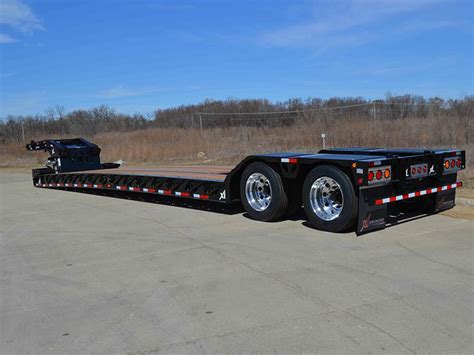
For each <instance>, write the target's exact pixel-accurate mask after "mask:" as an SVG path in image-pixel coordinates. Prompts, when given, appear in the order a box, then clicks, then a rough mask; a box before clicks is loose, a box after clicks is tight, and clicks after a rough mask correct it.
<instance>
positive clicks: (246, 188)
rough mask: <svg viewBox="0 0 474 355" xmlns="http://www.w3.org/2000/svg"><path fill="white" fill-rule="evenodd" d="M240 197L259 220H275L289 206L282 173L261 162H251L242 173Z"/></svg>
mask: <svg viewBox="0 0 474 355" xmlns="http://www.w3.org/2000/svg"><path fill="white" fill-rule="evenodd" d="M240 198H241V200H242V204H243V206H244V208H245V211H247V213H248V215H249V216H250V218H252V219H255V220H258V221H264V222H268V221H274V220H276V219H278V218H280V217H281V216H282V215H283V214H284V213H285V211H286V209H287V207H288V197H287V195H286V192H285V189H284V188H283V182H282V180H281V176H280V174H278V173H277V172H276V171H275V170H273V169H272V168H271V167H270V166H268V165H266V164H264V163H260V162H255V163H252V164H250V165H249V166H248V167H247V168H246V169H245V170H244V172H243V173H242V177H241V179H240Z"/></svg>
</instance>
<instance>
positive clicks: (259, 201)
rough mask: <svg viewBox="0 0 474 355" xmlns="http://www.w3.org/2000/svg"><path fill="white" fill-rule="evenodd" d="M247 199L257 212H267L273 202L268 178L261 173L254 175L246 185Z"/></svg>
mask: <svg viewBox="0 0 474 355" xmlns="http://www.w3.org/2000/svg"><path fill="white" fill-rule="evenodd" d="M245 197H246V198H247V202H248V204H249V205H250V207H252V208H253V209H254V210H255V211H259V212H262V211H265V210H266V209H267V208H268V206H270V203H271V202H272V187H271V186H270V181H269V180H268V178H267V177H266V176H265V175H263V174H261V173H253V174H252V175H250V176H249V177H248V179H247V182H246V183H245Z"/></svg>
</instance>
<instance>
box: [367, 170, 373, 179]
mask: <svg viewBox="0 0 474 355" xmlns="http://www.w3.org/2000/svg"><path fill="white" fill-rule="evenodd" d="M367 178H368V179H369V181H372V180H373V179H374V172H373V171H369V175H368V176H367Z"/></svg>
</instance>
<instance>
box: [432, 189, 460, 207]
mask: <svg viewBox="0 0 474 355" xmlns="http://www.w3.org/2000/svg"><path fill="white" fill-rule="evenodd" d="M455 198H456V190H455V189H452V190H445V191H440V192H438V193H437V194H436V200H435V204H434V206H433V212H439V211H443V210H447V209H450V208H453V207H454V206H455V203H454V201H455Z"/></svg>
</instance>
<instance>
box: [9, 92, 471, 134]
mask: <svg viewBox="0 0 474 355" xmlns="http://www.w3.org/2000/svg"><path fill="white" fill-rule="evenodd" d="M248 113H252V114H248ZM410 117H417V118H425V117H431V118H439V119H450V118H456V119H461V120H463V121H465V123H466V125H470V124H472V123H471V119H472V118H473V117H474V96H473V95H471V96H465V97H464V98H462V99H442V98H438V97H434V98H424V97H422V96H417V95H400V96H391V95H387V97H386V98H385V99H382V100H366V99H364V98H362V97H346V98H338V97H335V98H330V99H321V98H308V99H301V98H293V99H289V100H287V101H283V102H271V101H270V100H267V99H242V100H239V99H227V100H205V101H203V102H201V103H199V104H193V105H181V106H178V107H173V108H167V109H158V110H156V111H155V112H154V114H152V115H145V114H124V113H120V112H117V111H116V110H115V109H114V108H111V107H109V106H106V105H102V106H98V107H94V108H91V109H88V110H84V109H79V110H73V111H69V112H67V111H66V109H65V108H64V107H62V106H56V107H54V108H51V109H48V110H46V111H45V112H44V113H41V114H36V115H9V116H6V117H3V118H1V119H0V143H8V142H19V143H21V142H22V141H23V134H25V136H26V140H29V139H45V138H49V137H62V136H86V137H90V136H93V135H95V134H98V133H103V132H127V131H135V130H140V129H147V128H150V127H163V128H167V127H179V128H200V127H202V126H204V128H208V127H230V126H238V125H251V126H260V125H265V126H281V125H293V124H296V123H297V122H298V120H312V121H314V120H324V121H325V122H326V123H327V122H328V121H330V122H332V121H333V120H338V119H377V120H395V119H406V118H410Z"/></svg>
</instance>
